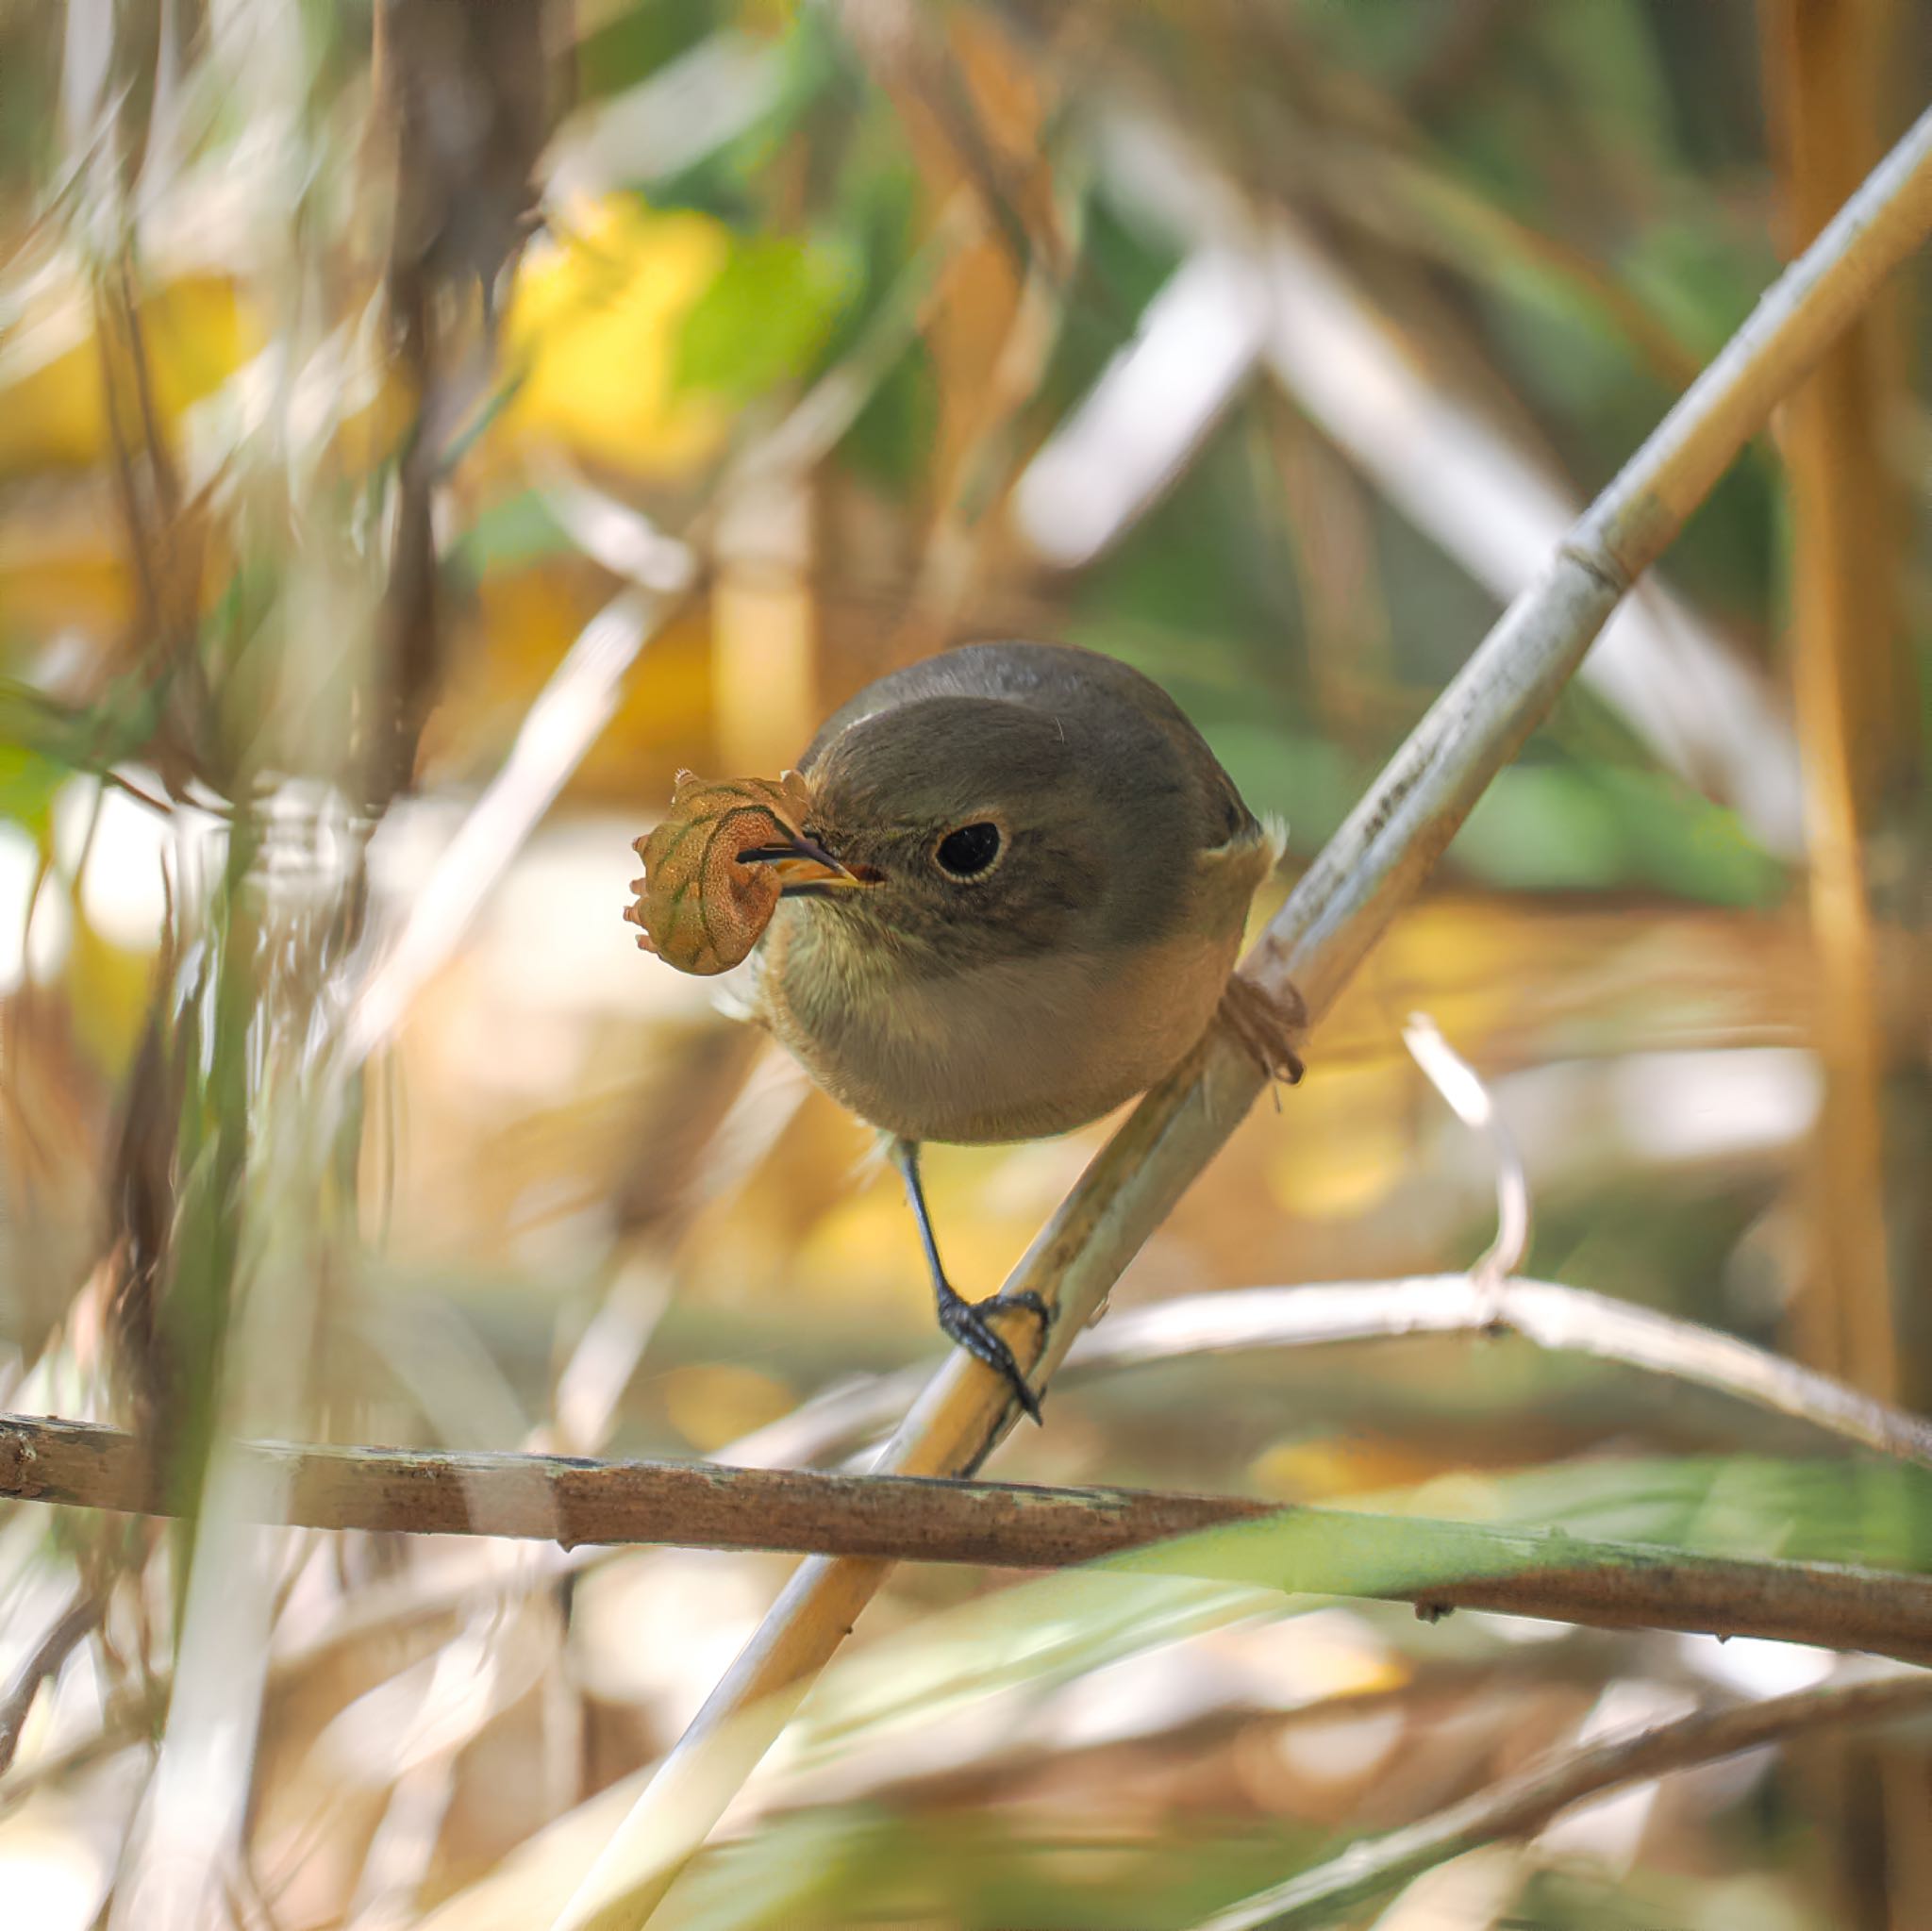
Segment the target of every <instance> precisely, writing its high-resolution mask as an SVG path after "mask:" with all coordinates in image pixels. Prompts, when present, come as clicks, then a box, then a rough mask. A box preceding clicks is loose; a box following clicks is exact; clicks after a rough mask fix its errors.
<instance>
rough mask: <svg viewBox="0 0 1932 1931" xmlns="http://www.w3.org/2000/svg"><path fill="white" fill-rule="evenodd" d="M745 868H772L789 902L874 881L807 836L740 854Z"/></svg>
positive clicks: (755, 848)
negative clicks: (766, 866) (755, 866)
mask: <svg viewBox="0 0 1932 1931" xmlns="http://www.w3.org/2000/svg"><path fill="white" fill-rule="evenodd" d="M738 862H739V863H740V864H741V865H769V866H771V868H772V870H773V871H774V872H775V873H776V874H778V890H779V891H780V893H781V894H782V895H783V896H784V897H786V898H805V897H810V896H815V895H817V894H819V893H822V892H826V891H841V890H843V889H848V888H850V887H853V886H858V885H870V884H872V883H873V882H874V881H873V880H872V879H870V878H866V877H861V876H860V875H859V874H858V873H857V872H855V871H853V870H852V869H851V867H850V866H847V865H843V864H841V863H840V861H839V860H838V859H837V858H835V857H833V856H832V855H831V853H830V852H828V851H826V849H825V848H824V845H822V844H820V843H818V842H817V841H815V840H813V839H808V838H807V837H806V836H805V834H804V833H803V832H800V833H799V834H798V836H797V837H796V838H792V839H788V840H787V841H785V842H784V843H783V844H770V845H754V846H753V847H752V849H751V850H750V851H748V852H740V853H739V855H738Z"/></svg>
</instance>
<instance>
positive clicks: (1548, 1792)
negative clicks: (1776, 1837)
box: [1197, 1671, 1932, 1931]
mask: <svg viewBox="0 0 1932 1931" xmlns="http://www.w3.org/2000/svg"><path fill="white" fill-rule="evenodd" d="M1927 1710H1932V1674H1927V1673H1923V1672H1919V1671H1914V1672H1913V1673H1910V1674H1909V1675H1894V1674H1891V1673H1887V1674H1885V1675H1883V1676H1880V1677H1877V1678H1876V1679H1867V1680H1865V1681H1862V1682H1856V1683H1843V1684H1834V1685H1827V1686H1826V1687H1824V1688H1823V1689H1816V1690H1796V1691H1793V1692H1792V1693H1791V1694H1790V1695H1789V1696H1774V1697H1768V1698H1766V1699H1765V1700H1764V1701H1763V1702H1761V1703H1751V1704H1744V1705H1742V1706H1738V1707H1734V1708H1726V1709H1701V1710H1697V1711H1695V1712H1694V1713H1693V1714H1691V1715H1690V1716H1688V1717H1679V1718H1676V1719H1674V1720H1673V1721H1671V1722H1669V1723H1653V1724H1650V1725H1648V1726H1647V1727H1645V1728H1643V1729H1641V1730H1638V1731H1636V1732H1634V1733H1633V1734H1630V1735H1625V1736H1622V1737H1612V1738H1609V1739H1607V1740H1605V1741H1603V1742H1600V1743H1591V1744H1589V1745H1586V1746H1585V1747H1583V1748H1581V1749H1576V1750H1572V1751H1568V1752H1564V1753H1561V1754H1557V1755H1553V1756H1546V1757H1545V1758H1543V1759H1542V1760H1541V1762H1539V1763H1534V1764H1532V1765H1530V1767H1529V1768H1528V1769H1526V1770H1524V1771H1522V1772H1519V1773H1517V1774H1516V1775H1514V1776H1511V1777H1506V1778H1504V1779H1503V1780H1502V1781H1501V1782H1500V1783H1495V1784H1491V1786H1490V1787H1489V1788H1488V1789H1487V1790H1479V1791H1477V1792H1476V1794H1475V1795H1474V1796H1473V1797H1469V1798H1466V1799H1464V1801H1463V1802H1461V1803H1460V1804H1452V1805H1450V1806H1448V1807H1447V1808H1446V1809H1443V1810H1439V1811H1438V1812H1437V1813H1436V1814H1435V1815H1434V1816H1433V1817H1425V1818H1424V1819H1422V1820H1421V1821H1420V1822H1419V1823H1411V1824H1408V1825H1406V1826H1405V1827H1404V1828H1403V1829H1401V1830H1393V1831H1391V1832H1389V1833H1388V1834H1387V1835H1386V1836H1384V1837H1379V1838H1372V1839H1368V1840H1366V1841H1364V1842H1361V1843H1357V1844H1351V1845H1350V1846H1349V1848H1348V1849H1347V1850H1345V1851H1344V1852H1342V1854H1341V1856H1339V1857H1336V1858H1333V1859H1331V1860H1330V1861H1329V1862H1328V1863H1326V1864H1320V1865H1317V1866H1316V1868H1315V1869H1314V1870H1312V1871H1304V1872H1302V1873H1299V1874H1298V1875H1297V1876H1294V1877H1291V1878H1290V1879H1289V1880H1288V1882H1287V1883H1285V1884H1282V1885H1278V1886H1276V1887H1275V1888H1274V1889H1272V1890H1265V1891H1261V1892H1258V1893H1257V1895H1255V1896H1254V1897H1250V1898H1244V1899H1243V1900H1242V1901H1241V1903H1240V1904H1238V1905H1235V1906H1231V1907H1230V1908H1229V1909H1227V1910H1224V1911H1221V1912H1218V1913H1216V1915H1215V1916H1214V1917H1212V1918H1209V1919H1208V1920H1207V1921H1206V1922H1205V1923H1202V1924H1201V1925H1199V1926H1198V1927H1197V1931H1295V1927H1298V1926H1303V1925H1320V1924H1333V1923H1336V1921H1337V1918H1338V1915H1339V1914H1341V1913H1343V1912H1346V1911H1348V1910H1349V1909H1350V1908H1351V1907H1353V1906H1357V1905H1360V1904H1364V1903H1366V1902H1367V1901H1368V1900H1369V1899H1371V1898H1374V1897H1375V1896H1378V1895H1379V1894H1380V1893H1382V1892H1384V1891H1388V1890H1392V1889H1394V1888H1395V1887H1396V1886H1397V1885H1400V1884H1406V1883H1407V1882H1408V1881H1409V1880H1410V1879H1412V1878H1415V1877H1418V1876H1420V1875H1421V1874H1422V1873H1424V1871H1427V1870H1429V1869H1430V1868H1431V1867H1432V1866H1434V1865H1437V1864H1441V1863H1445V1862H1446V1861H1447V1860H1448V1859H1449V1858H1451V1857H1456V1856H1461V1854H1462V1853H1463V1852H1465V1851H1471V1850H1474V1849H1475V1848H1476V1847H1477V1846H1478V1845H1480V1844H1487V1843H1493V1842H1494V1841H1495V1840H1496V1839H1499V1838H1523V1837H1528V1836H1531V1835H1532V1834H1533V1833H1535V1832H1537V1831H1539V1830H1541V1829H1542V1827H1543V1826H1544V1825H1545V1824H1546V1823H1549V1822H1550V1821H1551V1819H1552V1818H1554V1817H1555V1816H1556V1815H1557V1813H1558V1812H1559V1811H1562V1810H1566V1809H1568V1808H1569V1807H1570V1806H1572V1805H1573V1804H1580V1803H1582V1802H1584V1800H1585V1799H1587V1798H1591V1797H1597V1796H1601V1795H1602V1794H1603V1793H1604V1792H1605V1791H1607V1790H1617V1789H1620V1788H1621V1787H1622V1786H1624V1785H1625V1784H1635V1783H1645V1782H1648V1781H1649V1780H1650V1779H1651V1778H1653V1777H1659V1776H1668V1775H1669V1774H1670V1773H1672V1772H1674V1771H1680V1770H1691V1769H1694V1768H1695V1767H1696V1766H1698V1765H1700V1764H1706V1763H1715V1762H1717V1761H1718V1759H1719V1758H1721V1757H1725V1756H1737V1755H1738V1754H1739V1753H1740V1751H1744V1750H1755V1749H1757V1748H1759V1747H1760V1746H1761V1745H1763V1744H1766V1743H1780V1742H1784V1741H1786V1740H1788V1739H1790V1738H1792V1737H1798V1736H1803V1735H1806V1734H1807V1733H1809V1732H1812V1731H1815V1730H1823V1729H1829V1728H1837V1727H1839V1726H1841V1725H1844V1724H1850V1723H1891V1722H1896V1721H1898V1720H1899V1719H1901V1718H1906V1717H1916V1716H1922V1715H1924V1713H1925V1712H1926V1711H1927Z"/></svg>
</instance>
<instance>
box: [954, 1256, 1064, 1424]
mask: <svg viewBox="0 0 1932 1931" xmlns="http://www.w3.org/2000/svg"><path fill="white" fill-rule="evenodd" d="M1008 1307H1018V1308H1022V1309H1024V1311H1025V1312H1026V1313H1028V1314H1033V1315H1037V1316H1038V1317H1039V1319H1040V1323H1041V1326H1042V1327H1044V1326H1045V1325H1046V1321H1047V1313H1046V1303H1045V1302H1043V1301H1042V1300H1041V1298H1040V1296H1039V1295H1038V1294H1036V1293H1033V1292H1031V1291H1030V1290H1028V1291H1026V1292H1023V1293H1018V1294H991V1295H989V1296H988V1297H987V1299H985V1300H984V1301H969V1300H967V1299H965V1298H964V1296H963V1295H960V1294H958V1293H956V1292H954V1290H952V1289H951V1288H950V1287H949V1288H947V1289H946V1290H945V1292H944V1293H943V1294H942V1295H941V1297H940V1302H939V1320H940V1326H941V1329H942V1330H943V1331H944V1333H945V1335H946V1337H947V1339H948V1340H952V1341H953V1342H954V1343H956V1344H957V1345H958V1346H959V1347H962V1348H964V1349H965V1350H966V1352H967V1353H968V1354H969V1355H971V1356H973V1357H974V1359H976V1360H980V1361H984V1362H985V1363H986V1365H987V1366H988V1367H989V1368H991V1370H992V1371H993V1373H995V1374H997V1375H999V1376H1000V1378H1001V1379H1002V1380H1004V1381H1005V1382H1006V1384H1007V1387H1008V1389H1009V1390H1011V1392H1012V1396H1013V1399H1014V1400H1015V1401H1016V1402H1018V1403H1019V1404H1020V1407H1022V1408H1023V1409H1024V1411H1025V1412H1026V1414H1027V1415H1028V1416H1029V1417H1030V1418H1031V1419H1032V1420H1033V1421H1034V1422H1036V1423H1038V1422H1039V1421H1040V1419H1041V1415H1040V1397H1039V1396H1038V1395H1036V1394H1035V1393H1034V1392H1033V1390H1032V1388H1031V1387H1030V1386H1029V1385H1028V1383H1027V1380H1026V1377H1025V1375H1024V1374H1023V1373H1021V1372H1020V1364H1019V1362H1018V1361H1017V1360H1016V1359H1015V1358H1014V1356H1013V1351H1012V1349H1011V1348H1009V1347H1008V1345H1007V1343H1006V1342H1005V1341H1004V1340H1002V1339H1001V1338H1000V1336H999V1335H998V1334H997V1333H996V1332H995V1331H994V1329H993V1327H992V1325H991V1323H990V1322H989V1321H988V1320H987V1318H986V1317H987V1314H988V1313H989V1311H991V1312H998V1311H1000V1310H1001V1309H1004V1308H1008Z"/></svg>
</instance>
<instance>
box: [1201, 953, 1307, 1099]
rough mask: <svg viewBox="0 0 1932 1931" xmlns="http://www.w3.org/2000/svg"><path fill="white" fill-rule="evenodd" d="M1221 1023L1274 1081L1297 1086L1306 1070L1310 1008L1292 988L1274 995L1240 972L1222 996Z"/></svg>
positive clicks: (1229, 982) (1229, 983) (1233, 977)
mask: <svg viewBox="0 0 1932 1931" xmlns="http://www.w3.org/2000/svg"><path fill="white" fill-rule="evenodd" d="M1220 1017H1221V1023H1222V1024H1224V1026H1226V1028H1227V1029H1228V1031H1229V1032H1230V1033H1232V1034H1233V1035H1234V1037H1235V1039H1236V1040H1238V1041H1239V1042H1240V1044H1241V1046H1242V1047H1243V1048H1244V1049H1245V1050H1246V1051H1247V1053H1248V1055H1249V1057H1252V1058H1253V1059H1254V1060H1255V1062H1256V1064H1257V1065H1258V1066H1259V1067H1260V1069H1261V1071H1262V1072H1263V1073H1265V1074H1267V1075H1268V1077H1269V1078H1270V1079H1271V1080H1275V1079H1278V1080H1283V1081H1285V1082H1286V1083H1287V1084H1288V1085H1290V1086H1293V1085H1295V1084H1296V1083H1297V1082H1298V1081H1299V1080H1300V1078H1301V1076H1302V1074H1303V1072H1304V1071H1305V1068H1304V1067H1303V1065H1302V1056H1301V1052H1300V1050H1299V1049H1300V1047H1301V1043H1302V1041H1303V1040H1305V1039H1306V1038H1307V1030H1308V1008H1307V1007H1306V1006H1305V1005H1304V1004H1303V1003H1302V995H1301V994H1300V993H1299V992H1297V991H1296V990H1295V989H1294V988H1293V987H1292V986H1289V987H1286V988H1284V989H1283V990H1281V991H1280V992H1271V991H1268V990H1264V989H1263V988H1262V987H1260V986H1257V985H1256V983H1255V982H1254V980H1253V979H1249V978H1244V977H1242V975H1241V974H1240V973H1236V974H1234V975H1233V976H1232V977H1231V978H1230V979H1229V980H1228V982H1227V988H1226V990H1224V992H1223V993H1222V995H1221V1014H1220Z"/></svg>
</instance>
